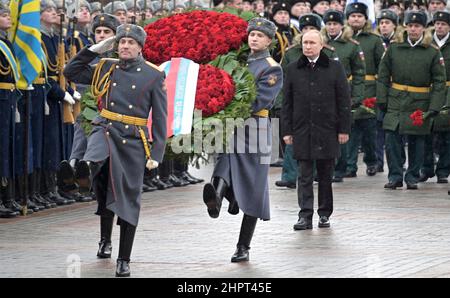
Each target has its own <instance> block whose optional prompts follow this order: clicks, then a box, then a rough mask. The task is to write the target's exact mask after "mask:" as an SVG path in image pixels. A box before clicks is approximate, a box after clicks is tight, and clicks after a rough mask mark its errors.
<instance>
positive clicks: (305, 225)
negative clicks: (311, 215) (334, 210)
mask: <svg viewBox="0 0 450 298" xmlns="http://www.w3.org/2000/svg"><path fill="white" fill-rule="evenodd" d="M311 229H312V221H311V220H307V219H306V218H303V217H300V218H299V220H298V222H297V223H296V224H295V225H294V230H296V231H298V230H311Z"/></svg>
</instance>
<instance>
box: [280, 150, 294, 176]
mask: <svg viewBox="0 0 450 298" xmlns="http://www.w3.org/2000/svg"><path fill="white" fill-rule="evenodd" d="M297 167H298V166H297V161H296V160H295V159H294V145H286V147H285V148H284V159H283V171H282V174H281V180H282V181H286V182H294V183H295V181H296V180H297V178H298V173H297Z"/></svg>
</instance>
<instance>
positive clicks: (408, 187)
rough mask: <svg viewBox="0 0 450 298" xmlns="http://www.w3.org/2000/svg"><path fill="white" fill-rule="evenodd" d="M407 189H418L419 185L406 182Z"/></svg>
mask: <svg viewBox="0 0 450 298" xmlns="http://www.w3.org/2000/svg"><path fill="white" fill-rule="evenodd" d="M406 189H413V190H414V189H418V187H417V183H413V182H406Z"/></svg>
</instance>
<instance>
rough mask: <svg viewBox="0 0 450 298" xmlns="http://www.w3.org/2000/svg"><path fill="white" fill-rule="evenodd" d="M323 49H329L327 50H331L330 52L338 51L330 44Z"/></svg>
mask: <svg viewBox="0 0 450 298" xmlns="http://www.w3.org/2000/svg"><path fill="white" fill-rule="evenodd" d="M323 47H324V48H327V49H329V50H330V51H333V52H334V51H336V49H335V48H334V47H332V46H330V45H329V44H324V45H323Z"/></svg>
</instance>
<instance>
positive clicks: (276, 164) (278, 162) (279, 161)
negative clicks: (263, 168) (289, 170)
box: [270, 158, 283, 168]
mask: <svg viewBox="0 0 450 298" xmlns="http://www.w3.org/2000/svg"><path fill="white" fill-rule="evenodd" d="M270 166H271V167H276V168H281V167H283V160H282V159H281V158H279V159H277V160H276V161H274V162H273V163H271V164H270Z"/></svg>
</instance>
